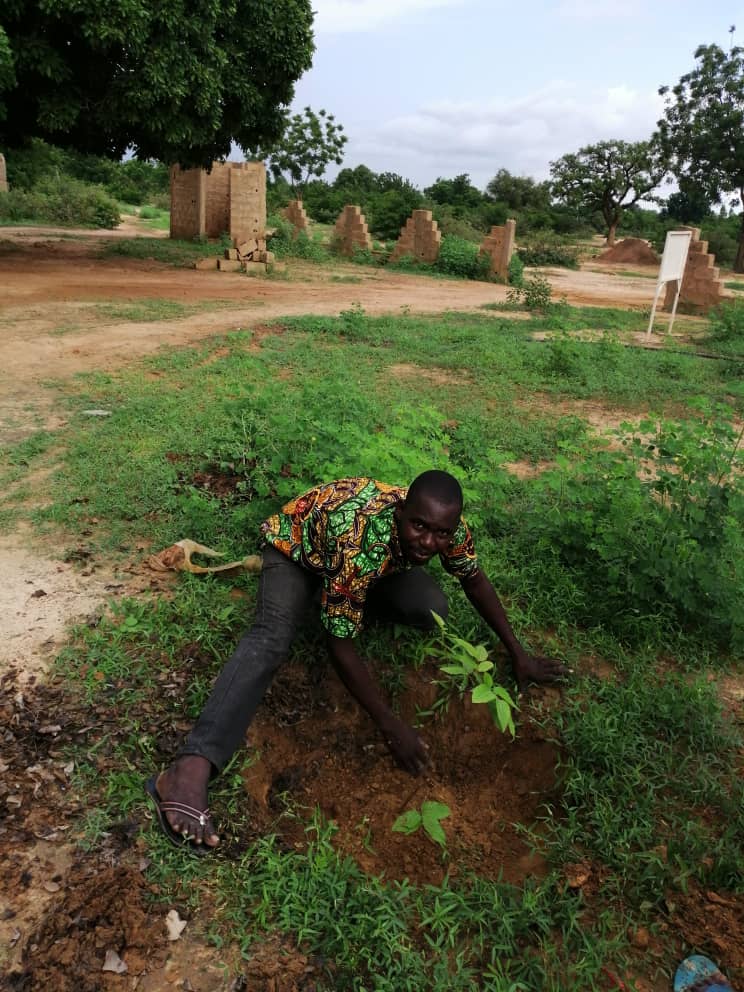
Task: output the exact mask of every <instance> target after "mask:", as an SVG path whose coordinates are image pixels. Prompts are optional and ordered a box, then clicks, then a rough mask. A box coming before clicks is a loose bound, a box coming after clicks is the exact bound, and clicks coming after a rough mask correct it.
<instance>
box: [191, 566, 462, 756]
mask: <svg viewBox="0 0 744 992" xmlns="http://www.w3.org/2000/svg"><path fill="white" fill-rule="evenodd" d="M320 584H321V583H320V579H319V578H318V577H317V576H316V575H313V574H312V573H311V572H308V571H306V570H305V569H304V568H302V567H301V566H300V565H296V564H295V563H294V562H292V561H290V560H289V559H288V558H286V557H285V556H284V555H283V554H281V553H280V552H279V551H276V550H275V549H274V548H266V549H265V550H264V552H263V569H262V572H261V576H260V578H259V582H258V592H257V595H256V618H255V620H254V622H253V626H252V627H251V628H250V629H249V630H248V631H246V633H245V634H244V635H243V637H242V638H241V640H240V643H239V644H238V646H237V648H236V649H235V651H234V652H233V654H232V656H231V657H230V659H229V660H228V662H227V664H226V665H225V667H224V668H223V669H222V671H221V672H220V674H219V675H218V676H217V681H216V682H215V684H214V688H213V689H212V693H211V695H210V697H209V699H208V700H207V703H206V705H205V707H204V709H203V710H202V712H201V715H200V716H199V719H198V720H197V722H196V724H195V726H194V728H193V730H192V731H191V733H190V734H189V736H188V737H187V738H186V740H185V741H184V744H183V747H182V748H181V750H180V752H179V754H180V755H184V754H198V755H201V757H203V758H207V759H208V760H209V761H210V762H211V763H212V765H213V766H214V768H215V769H216V770H217V771H221V770H222V769H223V768H224V767H225V765H226V764H227V762H228V761H229V760H230V758H231V757H232V755H233V753H234V752H235V751H236V750H237V748H238V747H239V746H240V744H241V742H242V740H243V737H244V736H245V732H246V730H247V729H248V726H249V724H250V722H251V720H252V719H253V716H254V714H255V712H256V710H257V709H258V705H259V703H260V702H261V700H262V699H263V696H264V693H265V692H266V690H267V689H268V687H269V685H270V684H271V680H272V678H273V677H274V673H275V672H276V670H277V668H278V667H279V666H280V665H281V663H282V662H283V661H284V660H285V659H286V657H287V653H288V652H289V648H290V645H291V644H292V641H293V640H294V636H295V634H296V633H297V629H298V627H299V625H300V623H301V622H302V620H303V618H304V616H305V614H306V613H307V610H308V607H309V606H310V605H311V604H312V602H313V600H314V598H315V597H316V595H317V593H318V591H319V589H320ZM432 610H434V611H435V612H436V613H438V614H439V615H440V616H441V617H446V616H447V598H446V596H445V595H444V593H443V592H442V590H441V589H440V588H439V586H438V585H437V583H436V582H435V581H434V579H432V577H431V576H430V575H428V574H427V573H426V572H425V571H424V570H423V569H422V568H413V569H410V570H409V571H407V572H400V573H399V574H397V575H391V576H388V577H387V578H384V579H380V581H379V582H377V583H376V584H375V585H374V586H373V587H372V589H371V591H370V594H369V595H368V597H367V605H366V609H365V615H366V616H369V618H370V619H375V620H377V619H379V620H385V621H391V622H393V623H403V624H408V625H410V626H414V627H420V628H422V629H424V630H430V629H431V628H432V627H433V626H434V622H433V620H432V616H431V611H432Z"/></svg>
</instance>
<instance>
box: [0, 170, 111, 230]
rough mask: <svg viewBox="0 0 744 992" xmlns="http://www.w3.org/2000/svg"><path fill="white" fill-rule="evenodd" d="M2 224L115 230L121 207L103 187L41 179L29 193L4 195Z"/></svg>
mask: <svg viewBox="0 0 744 992" xmlns="http://www.w3.org/2000/svg"><path fill="white" fill-rule="evenodd" d="M0 221H3V222H5V223H11V224H12V223H20V222H23V221H35V222H40V223H45V224H60V225H63V226H67V227H105V228H113V227H116V226H117V224H119V223H120V221H121V217H120V215H119V207H118V204H117V203H116V202H115V201H114V200H113V199H112V198H111V197H110V196H109V195H108V194H107V193H106V191H105V190H104V189H103V188H102V187H101V186H91V185H89V184H88V183H84V182H81V181H80V180H78V179H71V178H70V177H69V176H64V175H62V176H55V177H51V176H50V177H47V178H46V179H42V180H41V181H40V182H39V183H37V184H36V185H35V186H34V187H33V188H32V189H30V190H23V189H11V190H10V192H8V193H4V194H1V195H0Z"/></svg>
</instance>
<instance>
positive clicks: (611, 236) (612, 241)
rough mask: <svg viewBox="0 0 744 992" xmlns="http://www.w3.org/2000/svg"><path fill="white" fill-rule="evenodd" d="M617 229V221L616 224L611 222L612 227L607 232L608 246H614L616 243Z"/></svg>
mask: <svg viewBox="0 0 744 992" xmlns="http://www.w3.org/2000/svg"><path fill="white" fill-rule="evenodd" d="M616 230H617V221H615V223H614V224H610V229H609V231H608V232H607V247H608V248H612V246H613V245H614V244H615V231H616Z"/></svg>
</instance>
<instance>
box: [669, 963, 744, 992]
mask: <svg viewBox="0 0 744 992" xmlns="http://www.w3.org/2000/svg"><path fill="white" fill-rule="evenodd" d="M674 992H734V989H733V986H731V985H730V984H729V982H728V979H727V978H726V977H725V976H724V975H722V974H721V972H720V971H719V970H718V966H717V965H716V964H715V963H714V962H713V961H711V959H710V958H706V957H704V956H703V955H702V954H692V955H690V957H689V958H685V960H684V961H683V962H682V964H681V965H680V966H679V968H677V972H676V974H675V976H674Z"/></svg>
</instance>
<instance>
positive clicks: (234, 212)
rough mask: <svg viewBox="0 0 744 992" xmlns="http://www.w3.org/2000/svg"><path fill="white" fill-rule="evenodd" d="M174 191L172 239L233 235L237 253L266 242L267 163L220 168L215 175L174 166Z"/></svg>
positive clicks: (214, 168) (226, 164)
mask: <svg viewBox="0 0 744 992" xmlns="http://www.w3.org/2000/svg"><path fill="white" fill-rule="evenodd" d="M170 185H171V216H170V236H171V237H172V238H182V239H185V240H190V239H192V238H198V237H207V238H218V237H220V235H222V234H225V233H227V234H228V235H229V236H230V238H231V239H232V242H233V244H234V245H235V246H236V247H237V245H238V244H241V243H243V242H245V241H248V240H249V239H250V238H256V239H258V238H262V237H263V236H264V232H265V229H266V168H265V166H264V164H263V162H214V163H213V165H212V170H211V172H207V171H206V169H181V167H180V166H178V165H174V166H172V168H171V173H170Z"/></svg>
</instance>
